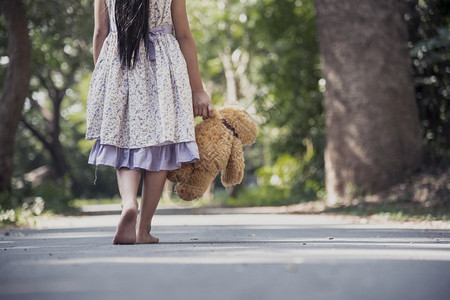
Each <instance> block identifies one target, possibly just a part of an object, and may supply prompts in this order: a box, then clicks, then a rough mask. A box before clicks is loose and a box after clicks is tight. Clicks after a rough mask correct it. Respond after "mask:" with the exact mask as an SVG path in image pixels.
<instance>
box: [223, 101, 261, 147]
mask: <svg viewBox="0 0 450 300" xmlns="http://www.w3.org/2000/svg"><path fill="white" fill-rule="evenodd" d="M220 115H221V116H222V118H223V119H225V120H226V122H228V124H230V125H231V126H232V128H234V130H235V131H236V134H237V136H238V138H239V140H240V141H241V143H242V145H250V144H253V143H254V142H255V140H256V135H257V134H258V128H257V126H256V123H255V121H253V119H252V117H251V116H250V114H249V113H248V112H246V111H245V110H243V109H240V108H239V107H225V108H222V109H221V110H220Z"/></svg>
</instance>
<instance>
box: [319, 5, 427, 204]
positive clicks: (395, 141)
mask: <svg viewBox="0 0 450 300" xmlns="http://www.w3.org/2000/svg"><path fill="white" fill-rule="evenodd" d="M404 4H405V3H404V2H402V1H392V0H380V1H372V0H363V1H356V0H346V1H342V0H316V1H315V6H316V10H317V24H318V37H319V45H320V51H321V54H322V63H323V74H324V77H325V80H326V92H325V99H326V100H325V106H326V125H327V146H326V150H325V166H326V185H327V193H328V203H329V204H333V203H335V202H337V201H339V200H340V199H343V200H346V199H349V198H351V197H352V195H353V194H354V193H355V192H378V191H380V190H383V189H385V188H388V187H390V186H391V185H393V184H394V183H397V182H399V181H401V180H403V179H404V178H405V176H406V174H407V171H408V170H409V169H410V168H413V167H415V166H417V165H418V164H419V163H420V161H421V158H422V138H421V132H420V124H419V119H418V111H417V106H416V103H415V101H414V89H413V84H412V78H411V71H410V70H411V69H410V66H411V64H410V59H409V54H408V48H407V38H408V36H407V30H406V24H405V21H404V19H403V14H404V12H405V7H404Z"/></svg>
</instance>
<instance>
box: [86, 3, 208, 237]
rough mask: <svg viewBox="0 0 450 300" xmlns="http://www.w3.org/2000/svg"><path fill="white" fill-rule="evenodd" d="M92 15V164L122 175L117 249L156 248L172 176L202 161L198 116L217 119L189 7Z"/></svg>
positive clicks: (121, 6) (114, 8)
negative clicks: (154, 230)
mask: <svg viewBox="0 0 450 300" xmlns="http://www.w3.org/2000/svg"><path fill="white" fill-rule="evenodd" d="M94 12H95V30H94V37H93V44H94V63H95V69H94V72H93V74H92V80H91V85H90V88H89V94H88V101H87V117H86V122H87V132H86V139H95V140H96V142H95V144H94V146H93V148H92V150H91V154H90V157H89V163H90V164H94V165H108V166H113V167H115V168H116V169H117V184H118V187H119V192H120V196H121V198H122V214H121V216H120V221H119V224H118V226H117V230H116V233H115V235H114V239H113V243H114V244H134V243H157V242H158V238H156V237H153V236H152V235H151V234H150V230H151V222H152V218H153V214H154V213H155V210H156V207H157V205H158V202H159V198H160V197H161V193H162V189H163V186H164V183H165V180H166V176H167V170H173V169H177V168H179V167H180V166H181V164H182V163H189V162H194V161H196V160H198V159H199V155H198V148H197V144H196V143H195V133H194V117H197V116H201V117H203V118H204V119H206V118H208V117H210V116H212V113H213V107H212V104H211V99H210V98H209V96H208V95H207V94H206V93H205V91H204V89H203V86H202V82H201V79H200V74H199V68H198V62H197V49H196V46H195V43H194V40H193V38H192V35H191V32H190V29H189V24H188V19H187V15H186V3H185V0H95V9H94ZM174 30H175V33H176V36H174V35H173V31H174ZM142 174H143V186H142V201H141V207H140V215H139V218H137V217H138V203H137V190H138V186H139V182H140V180H141V175H142ZM136 224H137V227H136Z"/></svg>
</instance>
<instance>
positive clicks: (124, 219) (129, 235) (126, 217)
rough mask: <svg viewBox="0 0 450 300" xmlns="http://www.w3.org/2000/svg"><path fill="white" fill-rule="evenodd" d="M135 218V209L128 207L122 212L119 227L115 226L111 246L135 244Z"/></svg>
mask: <svg viewBox="0 0 450 300" xmlns="http://www.w3.org/2000/svg"><path fill="white" fill-rule="evenodd" d="M136 218H137V208H136V207H130V208H124V209H123V210H122V215H121V216H120V221H119V225H117V230H116V234H115V235H114V239H113V244H114V245H118V244H135V243H136Z"/></svg>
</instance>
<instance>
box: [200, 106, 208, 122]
mask: <svg viewBox="0 0 450 300" xmlns="http://www.w3.org/2000/svg"><path fill="white" fill-rule="evenodd" d="M202 116H203V118H205V119H208V117H209V116H208V107H207V106H203V109H202Z"/></svg>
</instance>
